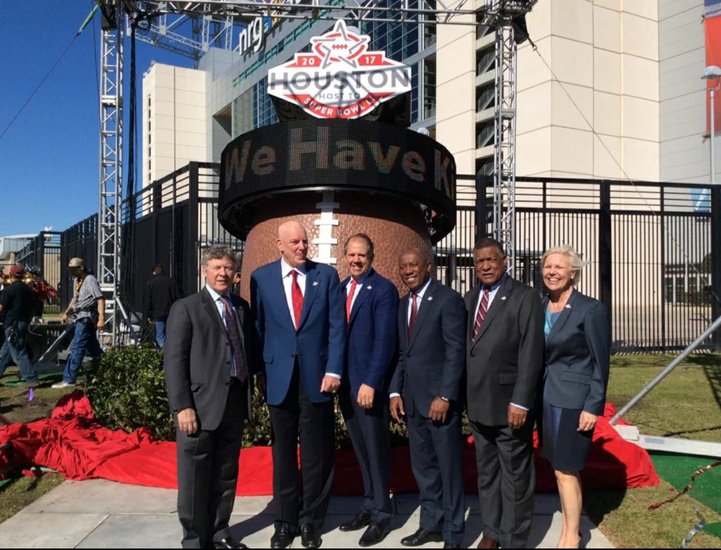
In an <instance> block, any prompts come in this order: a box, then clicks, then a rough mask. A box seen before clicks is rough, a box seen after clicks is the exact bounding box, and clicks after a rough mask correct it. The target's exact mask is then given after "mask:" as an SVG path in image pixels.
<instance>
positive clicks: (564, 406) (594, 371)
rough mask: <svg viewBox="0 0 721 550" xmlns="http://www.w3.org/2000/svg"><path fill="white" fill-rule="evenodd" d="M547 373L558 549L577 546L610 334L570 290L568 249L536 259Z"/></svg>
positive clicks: (575, 267) (573, 276) (578, 263)
mask: <svg viewBox="0 0 721 550" xmlns="http://www.w3.org/2000/svg"><path fill="white" fill-rule="evenodd" d="M541 266H542V269H543V282H544V284H545V285H546V289H547V291H548V297H547V298H546V299H545V300H544V310H545V323H544V332H545V335H546V351H545V358H546V361H545V363H546V370H545V375H544V388H543V413H542V446H543V449H542V450H543V456H544V457H546V458H547V459H548V461H549V462H550V463H551V466H553V469H554V472H555V474H556V483H557V485H558V494H559V496H560V498H561V513H562V517H563V523H562V530H561V537H560V539H559V540H558V548H578V546H579V544H580V542H581V534H580V531H579V526H580V521H581V478H580V475H579V472H580V471H581V470H583V468H584V467H585V465H586V460H587V458H588V452H589V450H590V449H591V438H592V436H593V430H594V427H595V426H596V419H597V417H598V416H599V415H602V414H603V409H604V406H605V401H606V386H607V385H608V371H609V358H610V357H609V356H610V340H611V337H610V331H609V324H608V318H607V315H606V309H605V307H604V305H603V304H602V303H601V302H599V301H598V300H594V299H593V298H589V297H588V296H585V295H583V294H581V293H580V292H579V291H578V290H576V289H575V287H574V285H575V284H577V283H578V280H579V278H580V275H581V268H582V267H583V260H582V259H581V257H580V256H579V255H578V253H577V252H576V251H575V250H574V249H573V248H571V247H570V246H559V247H555V248H551V249H549V250H547V251H546V252H545V253H544V255H543V258H542V260H541Z"/></svg>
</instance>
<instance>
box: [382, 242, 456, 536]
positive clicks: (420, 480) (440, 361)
mask: <svg viewBox="0 0 721 550" xmlns="http://www.w3.org/2000/svg"><path fill="white" fill-rule="evenodd" d="M432 269H433V258H432V256H431V254H430V251H429V250H425V249H424V250H419V249H417V248H413V249H410V250H407V251H406V252H404V253H403V254H401V257H400V260H399V270H400V276H401V279H402V280H403V282H404V284H405V285H406V286H407V287H408V290H409V291H410V292H409V293H408V294H406V295H405V296H404V297H403V298H402V299H401V302H400V306H399V308H398V336H399V338H398V340H399V357H398V365H397V367H396V371H395V372H394V374H393V380H392V381H391V385H390V409H391V416H392V417H393V419H394V420H395V421H396V422H401V421H402V420H403V419H406V420H407V422H408V439H409V446H410V452H411V466H412V468H413V475H414V476H415V478H416V483H417V484H418V490H419V493H420V501H421V517H420V527H419V528H418V530H417V531H416V532H415V533H413V534H411V535H409V536H407V537H405V538H403V539H401V544H402V545H404V546H420V545H422V544H425V543H426V542H430V541H440V540H443V541H444V542H445V547H446V548H460V545H461V543H462V542H463V533H464V530H465V518H464V503H463V457H462V447H461V412H462V406H461V405H460V404H459V401H462V390H461V380H462V378H463V370H464V360H465V345H464V330H465V329H464V327H465V322H466V311H465V307H464V305H463V298H461V295H460V294H458V293H457V292H456V291H454V290H451V289H450V288H447V287H445V286H443V285H441V284H440V283H438V282H437V281H435V280H434V279H432V278H431V271H432Z"/></svg>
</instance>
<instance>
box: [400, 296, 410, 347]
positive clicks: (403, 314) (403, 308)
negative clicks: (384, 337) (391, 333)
mask: <svg viewBox="0 0 721 550" xmlns="http://www.w3.org/2000/svg"><path fill="white" fill-rule="evenodd" d="M410 299H411V294H410V292H409V293H408V294H406V295H405V296H403V298H401V300H400V302H399V303H398V315H399V317H400V319H401V320H402V322H401V323H400V326H399V327H398V328H399V329H400V328H401V327H402V330H401V331H400V334H399V335H398V339H399V340H400V344H401V345H402V346H403V349H405V350H406V351H408V302H410Z"/></svg>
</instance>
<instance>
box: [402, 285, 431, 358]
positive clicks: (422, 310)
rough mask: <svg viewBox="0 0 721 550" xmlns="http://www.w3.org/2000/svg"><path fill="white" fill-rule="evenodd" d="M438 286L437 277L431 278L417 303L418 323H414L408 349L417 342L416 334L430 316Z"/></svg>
mask: <svg viewBox="0 0 721 550" xmlns="http://www.w3.org/2000/svg"><path fill="white" fill-rule="evenodd" d="M437 286H438V283H437V282H436V280H435V279H431V282H430V284H429V285H428V288H427V289H426V291H425V292H424V293H423V299H421V300H420V301H419V302H418V303H417V307H418V314H417V315H416V323H415V325H413V332H412V333H411V335H410V342H408V349H409V350H410V349H411V348H412V347H413V344H415V342H416V336H417V335H418V331H419V330H420V327H421V326H422V325H423V323H424V322H425V319H426V317H428V312H429V310H430V309H431V307H432V306H433V297H434V296H433V295H434V293H435V291H436V288H437ZM408 300H410V295H409V296H408ZM406 313H408V309H406Z"/></svg>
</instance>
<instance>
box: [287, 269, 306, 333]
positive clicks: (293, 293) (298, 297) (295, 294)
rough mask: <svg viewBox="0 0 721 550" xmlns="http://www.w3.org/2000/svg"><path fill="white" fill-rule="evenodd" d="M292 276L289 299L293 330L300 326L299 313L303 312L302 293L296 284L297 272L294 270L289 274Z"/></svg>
mask: <svg viewBox="0 0 721 550" xmlns="http://www.w3.org/2000/svg"><path fill="white" fill-rule="evenodd" d="M290 273H291V275H293V282H292V283H291V285H290V297H291V300H292V302H293V321H294V322H295V330H298V327H299V326H300V313H301V311H303V293H302V292H301V291H300V285H299V284H298V272H297V271H296V270H295V269H294V270H293V271H291V272H290Z"/></svg>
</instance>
